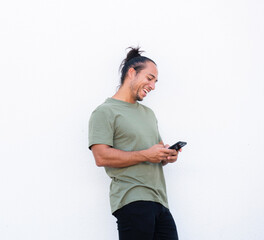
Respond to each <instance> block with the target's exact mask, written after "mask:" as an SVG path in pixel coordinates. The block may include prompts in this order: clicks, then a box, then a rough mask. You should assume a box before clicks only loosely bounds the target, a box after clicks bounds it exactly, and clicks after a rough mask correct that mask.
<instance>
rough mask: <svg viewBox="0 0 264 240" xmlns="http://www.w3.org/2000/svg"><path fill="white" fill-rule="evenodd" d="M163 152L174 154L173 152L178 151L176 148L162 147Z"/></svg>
mask: <svg viewBox="0 0 264 240" xmlns="http://www.w3.org/2000/svg"><path fill="white" fill-rule="evenodd" d="M162 152H163V153H167V154H173V153H175V152H176V150H175V149H167V148H163V149H162Z"/></svg>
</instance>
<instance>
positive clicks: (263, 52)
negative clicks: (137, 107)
mask: <svg viewBox="0 0 264 240" xmlns="http://www.w3.org/2000/svg"><path fill="white" fill-rule="evenodd" d="M263 10H264V4H263V1H260V0H251V1H249V0H245V1H238V0H237V1H236V0H228V1H227V0H222V1H210V0H201V1H191V0H190V1H166V0H165V1H153V0H152V1H139V0H135V1H121V0H120V1H117V0H112V1H107V0H101V1H84V0H77V1H59V0H46V1H33V0H25V1H16V0H13V1H12V0H11V1H5V2H4V1H2V2H1V4H0V42H1V44H0V68H1V71H0V79H1V87H0V126H1V129H0V131H1V132H0V158H1V162H0V164H1V165H0V176H1V177H0V180H1V182H0V187H1V188H0V192H1V197H0V239H2V240H18V239H19V240H36V239H38V240H42V239H43V240H44V239H45V240H47V239H49V240H53V239H54V240H55V239H56V240H58V239H61V240H76V239H78V240H85V239H96V240H105V239H110V240H111V239H117V231H116V224H115V219H114V218H113V217H112V216H111V215H110V206H109V201H108V189H109V183H110V180H109V179H108V177H107V176H106V174H105V172H104V169H103V168H97V167H96V166H95V163H94V159H93V156H92V154H91V152H90V151H89V150H88V149H87V145H88V139H87V135H88V119H89V117H90V114H91V112H92V110H93V109H94V108H95V107H96V106H97V105H99V104H100V103H102V102H103V101H104V100H105V99H106V98H107V97H108V96H112V95H113V94H114V92H115V90H116V87H117V85H118V80H119V75H118V67H119V64H120V63H121V61H122V59H123V58H124V57H125V54H126V51H125V48H126V47H128V46H131V45H134V46H136V45H138V44H139V45H140V46H142V49H144V50H146V55H147V56H148V57H150V58H153V59H154V60H155V61H156V62H157V64H158V68H159V82H158V84H157V87H156V91H155V92H153V93H151V95H149V96H148V97H147V98H146V99H145V100H144V102H143V103H144V104H146V105H148V106H150V107H151V108H153V110H154V111H155V113H156V115H157V117H158V120H159V127H160V131H161V134H162V136H163V140H164V142H166V143H168V144H173V143H174V142H175V141H178V140H185V141H187V142H188V145H187V146H186V147H185V148H184V151H183V152H182V154H181V156H180V157H179V160H178V161H177V162H176V163H175V164H171V165H169V166H166V167H165V174H166V180H167V187H168V197H169V203H170V209H171V211H172V213H173V215H174V217H175V220H176V223H177V226H178V231H179V236H180V239H181V240H193V239H196V240H211V239H214V240H220V239H224V240H248V239H250V240H260V239H263V237H264V229H263V221H264V206H263V202H264V194H263V181H264V177H263V174H262V173H263V170H264V163H263V162H264V161H263V160H264V151H263V146H264V127H263V125H264V124H263V122H264V113H263V102H264V81H263V80H264V79H263V78H264V68H263V63H264V60H263V56H264V47H263V42H264V32H263V29H264V17H263Z"/></svg>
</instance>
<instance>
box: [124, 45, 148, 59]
mask: <svg viewBox="0 0 264 240" xmlns="http://www.w3.org/2000/svg"><path fill="white" fill-rule="evenodd" d="M129 48H130V49H131V50H130V51H129V52H128V53H127V57H126V59H125V62H128V61H129V60H131V59H132V58H135V57H140V56H141V53H142V52H144V51H141V50H139V49H140V47H136V48H133V47H129Z"/></svg>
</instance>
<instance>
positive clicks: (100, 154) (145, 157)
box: [91, 144, 177, 168]
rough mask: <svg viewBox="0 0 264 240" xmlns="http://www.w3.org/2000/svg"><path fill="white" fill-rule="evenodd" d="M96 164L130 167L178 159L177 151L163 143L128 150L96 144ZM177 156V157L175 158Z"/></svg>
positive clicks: (94, 149)
mask: <svg viewBox="0 0 264 240" xmlns="http://www.w3.org/2000/svg"><path fill="white" fill-rule="evenodd" d="M91 149H92V152H93V155H94V158H95V161H96V165H97V166H99V167H102V166H104V167H116V168H118V167H128V166H132V165H135V164H138V163H141V162H146V161H148V162H152V163H160V162H162V161H163V160H168V159H169V158H172V159H173V160H174V161H176V159H177V156H176V155H175V154H177V151H176V150H174V149H168V148H166V147H165V146H164V145H163V144H156V145H154V146H152V147H151V148H149V149H146V150H141V151H132V152H126V151H122V150H119V149H115V148H112V147H110V146H108V145H105V144H95V145H93V146H92V147H91ZM175 158H176V159H175Z"/></svg>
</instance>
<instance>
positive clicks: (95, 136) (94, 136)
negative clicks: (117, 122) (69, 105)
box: [88, 109, 114, 149]
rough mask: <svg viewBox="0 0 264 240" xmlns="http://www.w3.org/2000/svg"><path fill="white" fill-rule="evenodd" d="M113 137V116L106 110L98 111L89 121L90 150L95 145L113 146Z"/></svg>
mask: <svg viewBox="0 0 264 240" xmlns="http://www.w3.org/2000/svg"><path fill="white" fill-rule="evenodd" d="M113 135H114V127H113V121H112V117H111V114H110V113H109V111H107V110H105V109H96V110H95V111H94V112H93V113H92V115H91V117H90V120H89V146H88V147H89V149H91V146H92V145H94V144H106V145H109V146H113Z"/></svg>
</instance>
